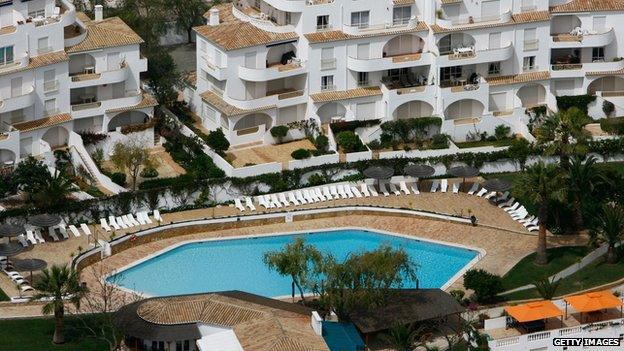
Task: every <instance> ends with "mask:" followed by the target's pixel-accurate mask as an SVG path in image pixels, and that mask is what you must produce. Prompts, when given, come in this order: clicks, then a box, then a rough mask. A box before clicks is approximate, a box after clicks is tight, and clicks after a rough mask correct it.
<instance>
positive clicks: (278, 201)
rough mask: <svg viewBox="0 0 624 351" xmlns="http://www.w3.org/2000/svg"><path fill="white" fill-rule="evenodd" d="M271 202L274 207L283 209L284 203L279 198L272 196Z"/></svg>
mask: <svg viewBox="0 0 624 351" xmlns="http://www.w3.org/2000/svg"><path fill="white" fill-rule="evenodd" d="M271 202H273V206H277V207H278V208H282V203H281V202H280V200H279V199H278V198H277V195H275V194H271Z"/></svg>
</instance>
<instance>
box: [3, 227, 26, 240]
mask: <svg viewBox="0 0 624 351" xmlns="http://www.w3.org/2000/svg"><path fill="white" fill-rule="evenodd" d="M22 233H24V227H23V226H21V225H16V224H3V225H0V237H4V238H10V237H15V236H18V235H20V234H22Z"/></svg>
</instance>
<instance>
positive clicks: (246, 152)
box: [227, 139, 315, 167]
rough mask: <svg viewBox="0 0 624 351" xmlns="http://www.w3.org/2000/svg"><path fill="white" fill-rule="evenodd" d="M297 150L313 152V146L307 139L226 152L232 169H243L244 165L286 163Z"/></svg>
mask: <svg viewBox="0 0 624 351" xmlns="http://www.w3.org/2000/svg"><path fill="white" fill-rule="evenodd" d="M297 149H308V150H314V149H315V147H314V145H313V144H312V143H311V142H310V141H309V140H307V139H303V140H297V141H291V142H289V143H284V144H279V145H265V146H256V147H251V148H246V149H239V150H231V151H228V153H227V155H228V159H229V160H231V163H232V165H234V167H243V166H245V165H246V164H250V163H253V164H262V163H270V162H280V163H286V164H287V163H288V161H290V160H292V157H290V154H291V153H292V152H293V151H295V150H297Z"/></svg>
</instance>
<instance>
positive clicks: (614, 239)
mask: <svg viewBox="0 0 624 351" xmlns="http://www.w3.org/2000/svg"><path fill="white" fill-rule="evenodd" d="M591 237H592V241H595V242H598V243H606V244H607V245H609V248H608V251H607V262H608V263H616V262H617V260H618V255H617V253H616V251H615V245H617V244H618V243H619V242H621V241H622V238H623V237H624V209H623V208H622V207H621V205H615V204H613V205H610V204H607V205H605V206H604V208H603V209H602V214H601V215H600V216H598V221H597V222H596V225H595V226H594V228H593V229H592V232H591Z"/></svg>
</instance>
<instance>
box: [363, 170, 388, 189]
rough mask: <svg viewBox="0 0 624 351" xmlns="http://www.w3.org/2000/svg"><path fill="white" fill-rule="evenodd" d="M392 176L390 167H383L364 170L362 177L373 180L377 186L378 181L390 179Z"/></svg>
mask: <svg viewBox="0 0 624 351" xmlns="http://www.w3.org/2000/svg"><path fill="white" fill-rule="evenodd" d="M393 174H394V169H392V168H390V167H383V166H373V167H368V168H367V169H365V170H364V175H365V176H366V177H367V178H373V179H375V180H377V183H378V184H377V185H379V181H380V180H381V179H388V178H390V177H392V175H393Z"/></svg>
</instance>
